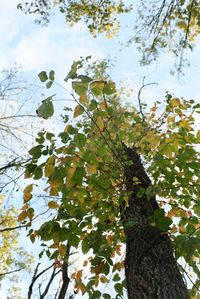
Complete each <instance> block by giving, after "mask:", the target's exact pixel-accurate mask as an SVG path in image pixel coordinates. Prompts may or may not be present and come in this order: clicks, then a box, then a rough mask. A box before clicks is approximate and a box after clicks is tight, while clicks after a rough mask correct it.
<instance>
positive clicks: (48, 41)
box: [0, 0, 200, 295]
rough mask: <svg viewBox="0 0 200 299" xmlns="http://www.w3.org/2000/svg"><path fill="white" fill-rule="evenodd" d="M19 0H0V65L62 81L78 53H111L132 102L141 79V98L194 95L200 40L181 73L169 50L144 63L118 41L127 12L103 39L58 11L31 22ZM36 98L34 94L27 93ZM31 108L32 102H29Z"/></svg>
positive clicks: (198, 84)
mask: <svg viewBox="0 0 200 299" xmlns="http://www.w3.org/2000/svg"><path fill="white" fill-rule="evenodd" d="M18 2H19V0H0V38H1V44H0V70H3V69H4V68H6V69H9V68H11V67H13V65H14V64H15V63H16V64H17V65H19V66H21V69H22V71H23V72H24V75H25V77H26V78H28V80H29V81H30V82H33V83H34V84H36V85H38V86H39V84H40V82H39V79H38V77H37V74H38V73H39V72H41V71H42V70H48V71H49V70H51V69H54V70H55V73H56V80H57V81H58V82H60V84H64V83H63V78H65V77H66V75H67V73H68V72H69V70H70V66H71V64H72V62H73V61H74V60H77V59H79V58H80V56H83V57H84V56H88V55H92V57H93V59H94V60H96V59H101V58H111V59H113V61H115V66H114V67H113V68H112V69H111V76H112V77H113V79H114V80H116V81H117V82H118V84H120V82H121V84H122V85H124V86H127V87H129V88H131V90H132V93H131V95H132V99H130V101H132V100H133V102H134V103H135V102H136V98H137V93H138V90H139V88H140V87H141V84H142V80H143V77H144V76H145V80H146V81H145V82H146V83H150V82H154V83H156V85H150V86H149V87H148V88H146V89H145V90H144V92H143V94H142V99H144V100H145V101H146V102H147V103H152V102H153V101H155V100H162V99H163V98H164V95H165V93H166V91H169V92H171V93H173V94H174V95H175V96H178V97H181V96H183V97H185V98H193V99H195V100H196V101H197V102H199V101H200V72H199V70H200V55H199V53H200V42H198V43H197V46H196V49H195V50H194V52H193V53H191V54H190V55H189V59H190V61H191V67H190V68H186V69H185V75H184V77H181V78H178V77H177V76H171V75H170V69H171V68H172V64H173V60H172V58H171V56H170V55H169V54H163V55H161V57H160V60H159V61H157V62H156V63H154V64H153V65H151V66H148V67H141V66H140V64H139V58H140V54H139V53H138V52H137V50H136V48H135V46H134V45H132V46H131V47H124V46H122V45H121V42H124V41H125V40H126V38H128V37H129V36H130V34H131V32H132V31H131V30H132V28H131V23H132V22H131V17H130V16H126V17H122V18H121V19H122V21H123V22H125V23H126V24H127V25H126V27H125V28H123V29H122V30H121V32H120V34H119V36H118V37H117V38H114V39H113V40H108V39H106V38H105V36H104V35H101V36H99V37H97V38H93V37H92V36H91V35H90V34H89V33H88V29H87V28H86V26H85V25H84V24H83V23H82V22H80V23H78V24H77V25H75V26H73V27H72V28H69V27H68V26H67V25H66V23H65V21H64V17H63V16H62V15H61V16H60V15H59V16H54V17H53V18H52V21H51V22H50V24H49V25H48V27H40V26H39V25H36V24H34V22H33V18H32V17H31V16H26V15H24V14H23V13H22V12H20V11H18V10H17V9H16V5H17V4H18ZM33 101H36V102H37V103H39V102H40V101H41V99H40V98H37V99H33ZM30 109H31V110H32V112H33V113H34V112H35V106H34V105H33V106H32V107H30ZM0 295H1V293H0Z"/></svg>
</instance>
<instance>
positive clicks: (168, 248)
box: [121, 147, 189, 299]
mask: <svg viewBox="0 0 200 299" xmlns="http://www.w3.org/2000/svg"><path fill="white" fill-rule="evenodd" d="M124 150H125V153H126V156H127V161H131V162H132V163H131V165H127V166H126V167H125V178H126V189H127V191H129V192H130V196H129V206H128V207H122V209H121V218H122V221H123V223H124V230H125V235H126V261H125V275H126V283H127V290H128V298H129V299H188V298H189V295H188V292H187V288H186V286H185V284H184V281H183V279H182V276H181V274H180V271H179V269H178V266H177V263H176V260H175V258H174V256H173V249H172V245H171V241H170V238H169V236H168V234H167V232H162V231H161V230H160V229H159V228H157V227H154V226H152V225H150V217H151V216H152V215H153V212H154V210H155V209H159V207H158V205H157V202H156V198H155V196H153V195H152V197H151V198H150V199H149V198H147V196H146V195H143V196H142V197H140V198H138V197H137V194H138V190H139V188H141V187H142V188H144V189H145V190H146V189H147V188H148V187H149V186H151V180H150V178H149V177H148V175H147V173H146V171H145V170H144V167H143V165H142V162H141V159H140V156H139V155H138V154H137V152H136V150H134V149H129V148H126V147H124ZM134 177H137V178H138V180H139V182H140V184H134V182H133V178H134ZM131 223H133V224H131Z"/></svg>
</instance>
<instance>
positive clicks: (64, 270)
mask: <svg viewBox="0 0 200 299" xmlns="http://www.w3.org/2000/svg"><path fill="white" fill-rule="evenodd" d="M69 254H70V245H69V244H67V250H66V261H64V262H63V265H62V286H61V289H60V293H59V295H58V299H64V298H65V296H66V293H67V289H68V287H69V283H70V279H69V276H68V260H69Z"/></svg>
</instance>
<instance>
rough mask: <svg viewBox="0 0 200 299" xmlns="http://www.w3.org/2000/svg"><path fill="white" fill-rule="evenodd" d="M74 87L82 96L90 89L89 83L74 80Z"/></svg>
mask: <svg viewBox="0 0 200 299" xmlns="http://www.w3.org/2000/svg"><path fill="white" fill-rule="evenodd" d="M72 88H73V90H74V91H75V92H76V93H77V94H78V95H79V96H81V95H82V94H85V93H86V91H87V89H88V83H85V82H80V81H73V82H72Z"/></svg>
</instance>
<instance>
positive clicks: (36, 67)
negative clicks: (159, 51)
mask: <svg viewBox="0 0 200 299" xmlns="http://www.w3.org/2000/svg"><path fill="white" fill-rule="evenodd" d="M18 2H19V0H0V37H1V44H0V69H3V68H10V67H12V66H13V65H14V63H17V64H18V65H21V68H22V70H23V71H24V75H25V76H26V77H27V78H28V79H29V80H30V81H31V82H34V83H35V84H38V85H39V84H40V83H39V80H38V77H37V74H38V73H39V72H40V71H42V70H51V69H54V70H55V72H56V79H57V81H59V82H61V84H63V78H65V77H66V74H67V73H68V71H69V69H70V66H71V64H72V62H73V60H77V59H79V57H80V56H83V57H84V56H88V55H92V56H93V58H94V59H100V58H111V59H112V58H116V63H115V67H114V68H113V69H112V70H111V76H113V78H114V80H116V81H117V82H118V83H119V82H122V84H123V85H125V86H127V87H128V86H129V87H130V88H131V89H132V90H133V91H132V99H130V100H133V103H135V102H136V98H137V93H138V90H139V88H140V86H141V83H142V79H143V76H145V77H146V82H147V83H149V82H156V83H158V85H157V86H156V85H154V86H150V87H148V88H146V89H145V90H144V93H143V94H142V98H143V99H144V100H145V101H146V102H147V103H149V102H150V103H152V102H153V101H154V100H162V99H163V97H164V95H165V92H166V91H169V92H173V93H174V95H175V96H179V97H180V96H184V97H185V98H193V99H195V100H196V101H197V102H199V101H200V71H199V70H200V55H199V54H200V42H198V43H197V46H196V49H195V51H194V53H191V54H190V55H189V58H190V61H191V67H190V68H186V69H185V76H184V77H182V78H180V79H178V78H177V77H173V76H171V75H170V73H169V72H170V69H171V68H172V64H173V59H172V58H171V56H170V55H169V54H163V55H161V57H160V60H159V61H158V62H156V63H155V64H153V65H151V66H149V67H141V66H140V65H139V62H138V61H139V58H140V55H139V53H138V52H137V50H136V49H135V47H134V45H133V46H131V47H129V48H126V47H123V46H120V42H123V41H126V37H127V38H128V37H129V36H130V34H131V26H132V19H131V16H126V17H125V16H124V17H122V18H121V19H122V21H125V23H126V24H127V27H126V28H123V29H122V30H121V33H120V35H119V37H117V38H115V39H113V40H108V39H106V38H105V37H104V36H103V35H102V36H100V37H97V38H96V39H94V38H93V37H91V36H90V34H89V33H88V30H87V28H86V27H85V25H84V24H83V23H81V22H80V23H79V24H77V25H75V26H74V27H72V28H69V27H68V26H67V25H66V23H65V22H64V16H60V15H59V16H55V17H53V19H52V22H51V23H50V24H49V26H48V27H40V26H38V25H36V24H34V23H33V18H32V17H30V16H25V15H24V14H23V13H22V12H20V11H18V10H17V9H16V5H17V3H18ZM128 24H129V25H128ZM40 100H41V99H40V98H38V99H37V101H38V102H40ZM30 108H31V107H30ZM31 109H32V110H33V111H35V106H33V107H32V108H31Z"/></svg>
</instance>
